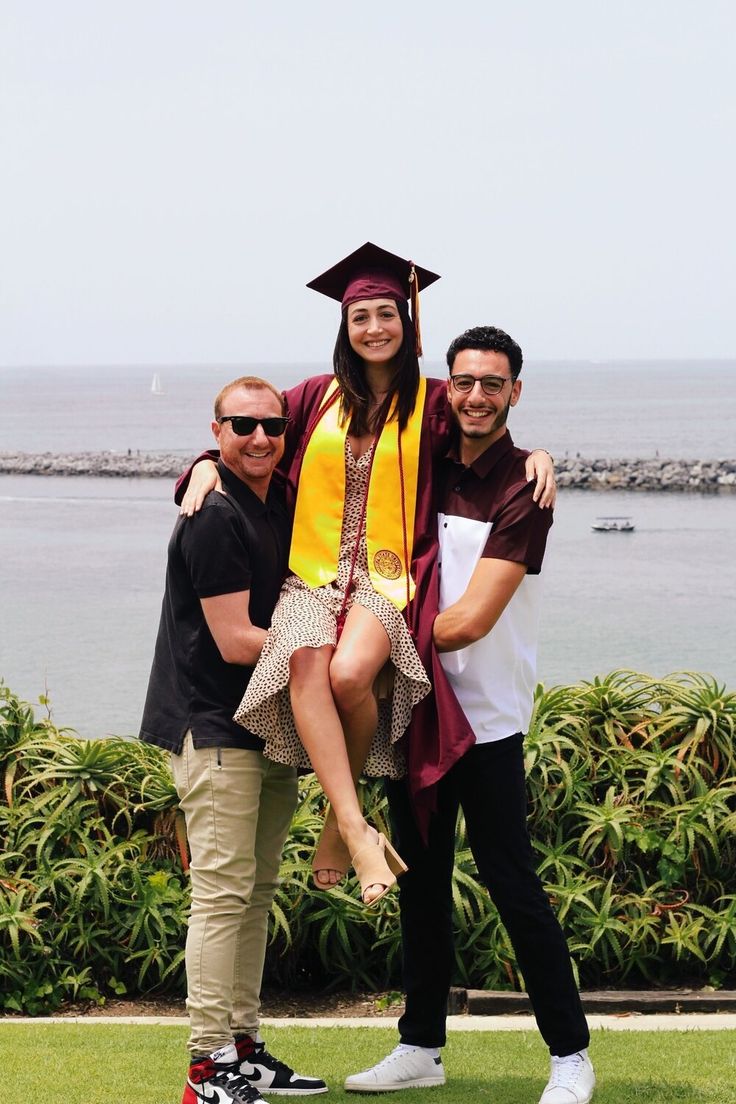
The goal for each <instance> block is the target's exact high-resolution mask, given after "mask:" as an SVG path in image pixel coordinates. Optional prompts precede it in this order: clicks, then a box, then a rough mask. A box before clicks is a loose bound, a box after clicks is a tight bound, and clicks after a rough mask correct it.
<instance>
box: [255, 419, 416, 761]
mask: <svg viewBox="0 0 736 1104" xmlns="http://www.w3.org/2000/svg"><path fill="white" fill-rule="evenodd" d="M371 452H372V450H369V451H368V452H366V453H364V454H363V456H361V457H360V459H359V460H356V459H355V458H354V456H353V453H352V449H351V448H350V444H349V442H348V441H347V440H346V442H345V484H346V485H345V507H344V512H343V521H342V534H341V538H340V556H339V561H338V571H337V579H336V580H335V581H334V582H332V583H328V584H327V585H326V586H322V587H317V588H316V589H314V590H312V589H310V588H309V587H308V586H307V585H306V584H305V583H303V582H302V580H301V579H299V578H298V577H297V576H296V575H290V576H289V577H288V578H287V580H286V582H285V583H284V585H283V587H282V588H281V595H280V597H279V600H278V603H277V605H276V609H275V610H274V614H273V617H272V619H271V628H270V629H269V631H268V635H267V637H266V642H265V644H264V646H263V651H262V652H261V657H260V659H259V660H258V663H257V665H256V668H255V670H254V672H253V674H252V676H251V679H250V682H249V683H248V689H247V690H246V693H245V697H244V698H243V701H242V702H241V704H240V706H239V707H238V710H237V712H236V713H235V720H236V721H237V722H238V723H239V724H242V725H243V726H244V727H245V728H247V729H249V730H250V731H251V732H254V733H255V734H256V735H257V736H260V737H262V738H263V739H264V740H265V747H264V753H265V755H266V756H267V757H268V758H269V759H273V760H275V761H276V762H277V763H288V764H291V765H292V766H296V767H301V768H306V769H307V770H311V769H312V767H311V763H310V761H309V756H308V755H307V753H306V751H305V749H304V747H303V745H302V743H301V740H300V739H299V734H298V732H297V730H296V725H295V724H294V717H293V715H292V712H291V701H290V698H289V685H288V684H289V660H290V658H291V655H292V653H293V652H294V651H295V650H296V649H297V648H305V647H306V648H321V647H322V646H323V645H325V644H332V645H334V644H335V641H336V624H337V616H338V614H339V612H340V609H341V607H342V602H343V596H344V594H345V590H346V588H347V585H348V582H349V579H350V564H351V560H352V557H353V551H354V548H355V539H356V536H357V533H358V530H359V529H360V527H361V525H360V522H361V513H362V508H363V501H364V498H365V494H366V489H367V485H368V479H369V475H370V466H371ZM354 602H357V603H358V604H360V605H361V606H364V607H365V608H366V609H368V610H370V611H371V613H373V614H374V615H375V616H376V617H377V618H378V620H379V621H380V622H381V624H382V625H383V627H384V629H385V630H386V632H387V634H388V636H389V639H390V641H391V663H392V665H393V668H394V671H393V692H392V694H391V696H390V697H388V698H381V699H379V702H378V731H377V732H376V735H375V737H374V740H373V745H372V747H371V750H370V753H369V756H368V760H367V762H366V765H365V769H364V773H365V774H367V775H371V776H374V777H380V776H384V775H385V776H388V777H389V778H401V777H402V776H403V775H404V773H405V763H404V757H403V754H402V753H401V750H400V748H399V747H398V741H399V739H400V738H401V736H402V735H403V733H404V731H405V729H406V727H407V725H408V724H409V719H410V717H411V711H412V709H413V708H414V706H415V705H416V704H417V702H419V701H421V700H422V698H423V697H424V696H425V695H426V694H428V693H429V691H430V689H431V687H430V682H429V679H428V678H427V674H426V672H425V670H424V667H423V666H422V663H421V660H420V659H419V656H418V655H417V652H416V648H415V647H414V643H413V641H412V639H411V636H410V635H409V631H408V629H407V627H406V622H405V620H404V618H403V615H402V614H401V612H400V611H399V610H398V609H396V607H395V606H394V605H393V604H392V603H391V602H389V600H388V599H387V598H385V597H384V596H383V595H382V594H379V593H378V592H377V591H376V590H374V588H373V585H372V583H371V581H370V576H369V574H368V556H367V551H366V539H365V527H364V526H363V528H362V532H361V536H360V544H359V548H358V555H357V557H356V562H355V569H354V572H353V590H352V594H351V595H350V597H349V599H348V604H347V609H348V610H349V609H350V607H351V606H352V604H353V603H354Z"/></svg>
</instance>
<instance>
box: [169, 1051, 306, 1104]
mask: <svg viewBox="0 0 736 1104" xmlns="http://www.w3.org/2000/svg"><path fill="white" fill-rule="evenodd" d="M235 1046H236V1047H237V1048H238V1058H239V1060H240V1073H241V1074H242V1076H243V1077H247V1079H248V1081H249V1082H250V1083H251V1084H252V1085H253V1086H255V1087H257V1088H259V1089H261V1090H262V1091H263V1092H264V1093H267V1094H268V1096H316V1095H317V1093H324V1092H327V1085H326V1084H325V1082H324V1081H321V1080H320V1079H319V1077H302V1075H301V1074H300V1073H294V1070H293V1069H292V1068H291V1066H287V1065H286V1063H285V1062H280V1061H279V1060H278V1058H274V1056H273V1054H269V1053H268V1051H267V1050H266V1044H265V1043H262V1042H259V1041H257V1040H256V1039H252V1038H251V1036H250V1035H241V1036H240V1037H239V1038H236V1040H235ZM184 1104H186V1102H184Z"/></svg>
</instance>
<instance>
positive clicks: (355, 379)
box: [332, 300, 419, 437]
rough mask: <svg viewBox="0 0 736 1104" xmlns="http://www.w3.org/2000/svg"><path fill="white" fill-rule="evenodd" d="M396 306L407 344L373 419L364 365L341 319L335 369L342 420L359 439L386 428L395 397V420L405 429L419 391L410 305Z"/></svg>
mask: <svg viewBox="0 0 736 1104" xmlns="http://www.w3.org/2000/svg"><path fill="white" fill-rule="evenodd" d="M396 306H397V308H398V311H399V318H400V319H401V324H402V327H403V330H404V340H403V341H402V343H401V348H400V349H399V351H398V353H397V357H396V359H397V362H398V367H397V369H396V373H395V375H394V378H393V380H392V381H391V390H390V391H389V393H388V394H387V395H386V397H385V399H384V400H383V402H382V403H381V405H380V407H379V408H378V410H377V411H375V413H374V414H373V416H371V411H370V405H371V393H370V391H369V390H368V383H367V381H366V378H365V369H364V367H363V361H362V359H361V357H359V356H358V354H357V353H356V352H355V350H354V349H353V347H352V345H351V344H350V338H349V337H348V323H347V316H346V313H343V316H342V322H341V323H340V329H339V330H338V333H337V341H336V342H335V352H334V353H333V357H332V366H333V369H334V372H335V376H336V378H337V381H338V383H339V384H340V391H341V392H342V400H341V412H342V416H343V418H347V419H349V421H350V432H351V433H352V434H354V435H355V436H356V437H362V436H363V435H364V434H366V433H373V432H375V430H376V429H377V428H378V426H380V425H382V424H383V422H384V420H385V418H386V416H387V414H388V410H389V407H390V405H391V400H392V399H393V397H394V395H398V399H397V403H396V412H395V415H394V416H395V417H397V418H398V421H399V428H400V429H403V428H404V427H405V425H406V423H407V422H408V421H409V417H410V416H411V413H412V411H413V410H414V404H415V403H416V400H417V390H418V388H419V361H418V360H417V352H416V331H415V329H414V323H413V322H412V320H411V318H410V316H409V308H408V306H407V304H406V303H405V302H404V301H403V300H397V301H396Z"/></svg>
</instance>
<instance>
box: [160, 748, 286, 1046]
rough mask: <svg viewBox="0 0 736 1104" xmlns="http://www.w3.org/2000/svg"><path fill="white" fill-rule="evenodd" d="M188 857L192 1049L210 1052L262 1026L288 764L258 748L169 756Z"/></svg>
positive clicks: (190, 750)
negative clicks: (263, 983)
mask: <svg viewBox="0 0 736 1104" xmlns="http://www.w3.org/2000/svg"><path fill="white" fill-rule="evenodd" d="M171 766H172V773H173V775H174V783H175V785H176V790H177V793H178V795H179V802H180V805H181V808H182V810H183V812H184V815H185V817H186V824H187V835H188V836H189V847H190V851H191V856H192V865H191V879H192V908H191V915H190V919H189V928H188V931H187V941H186V969H187V1010H188V1012H189V1022H190V1028H191V1031H190V1037H189V1050H190V1052H191V1053H192V1054H193V1055H196V1056H200V1055H204V1054H209V1053H211V1052H212V1051H213V1050H217V1049H218V1048H219V1047H222V1046H225V1045H226V1044H227V1043H230V1042H232V1040H233V1036H234V1035H236V1034H249V1035H255V1033H256V1031H257V1030H258V1014H259V1009H260V990H261V979H262V975H263V962H264V958H265V955H266V939H267V935H268V914H269V910H270V908H271V903H272V901H273V896H274V893H275V891H276V887H277V885H278V871H279V864H280V861H281V853H282V849H283V845H284V840H285V839H286V835H287V833H288V831H289V826H290V824H291V817H292V814H293V812H294V808H295V806H296V796H297V783H296V771H295V769H294V768H293V767H285V766H282V765H281V764H280V763H272V762H270V760H268V759H266V758H265V757H264V756H263V755H262V754H261V752H260V751H245V750H242V749H240V748H200V749H199V750H197V749H195V748H194V747H193V745H192V737H191V733H187V737H186V740H185V742H184V747H183V748H182V752H181V755H172V756H171Z"/></svg>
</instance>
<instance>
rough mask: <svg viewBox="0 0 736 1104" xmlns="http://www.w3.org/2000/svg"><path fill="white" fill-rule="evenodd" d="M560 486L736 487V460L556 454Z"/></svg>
mask: <svg viewBox="0 0 736 1104" xmlns="http://www.w3.org/2000/svg"><path fill="white" fill-rule="evenodd" d="M555 469H556V471H557V482H558V485H559V486H560V487H574V488H576V489H578V490H588V491H696V492H706V493H718V492H722V491H726V492H728V491H736V460H662V459H660V458H659V457H657V458H656V459H653V460H584V459H583V458H582V457H575V459H571V458H569V457H565V458H564V459H563V460H560V459H559V457H556V458H555Z"/></svg>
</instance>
